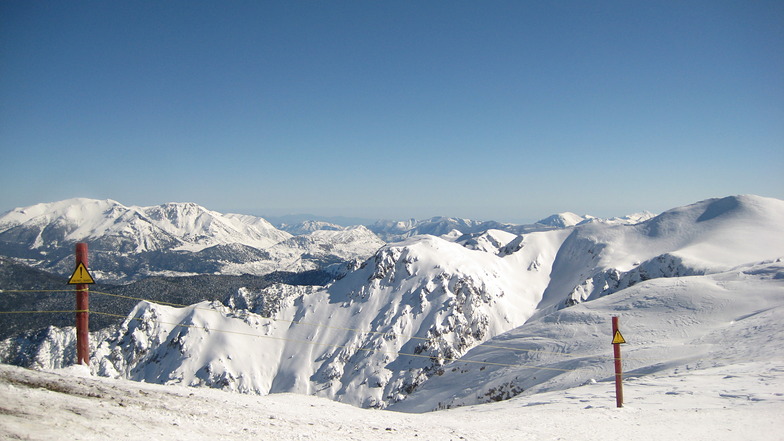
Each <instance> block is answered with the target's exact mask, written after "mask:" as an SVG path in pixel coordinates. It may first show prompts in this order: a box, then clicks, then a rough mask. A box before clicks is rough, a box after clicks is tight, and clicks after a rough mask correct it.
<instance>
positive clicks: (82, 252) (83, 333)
mask: <svg viewBox="0 0 784 441" xmlns="http://www.w3.org/2000/svg"><path fill="white" fill-rule="evenodd" d="M80 263H81V264H83V265H84V268H85V269H87V244H86V243H77V244H76V266H77V267H78V266H79V264H80ZM88 287H89V285H86V284H77V285H76V310H77V311H78V312H77V313H76V362H77V363H78V364H84V365H89V364H90V331H89V328H90V312H89V310H90V293H89V291H88Z"/></svg>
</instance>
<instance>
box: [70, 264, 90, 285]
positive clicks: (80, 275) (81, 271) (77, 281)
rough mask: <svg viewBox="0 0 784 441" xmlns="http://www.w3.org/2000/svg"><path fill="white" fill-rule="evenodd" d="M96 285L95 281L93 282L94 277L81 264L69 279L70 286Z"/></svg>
mask: <svg viewBox="0 0 784 441" xmlns="http://www.w3.org/2000/svg"><path fill="white" fill-rule="evenodd" d="M94 283H95V280H93V276H91V275H90V273H89V272H88V271H87V268H86V267H85V266H84V264H83V263H81V262H80V263H79V265H77V266H76V269H75V270H74V272H73V274H71V278H70V279H68V284H69V285H92V284H94Z"/></svg>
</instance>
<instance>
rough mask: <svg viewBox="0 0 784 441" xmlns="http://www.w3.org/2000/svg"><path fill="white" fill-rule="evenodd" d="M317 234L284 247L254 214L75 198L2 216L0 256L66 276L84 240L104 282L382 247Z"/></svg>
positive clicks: (319, 261)
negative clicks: (305, 244) (78, 247)
mask: <svg viewBox="0 0 784 441" xmlns="http://www.w3.org/2000/svg"><path fill="white" fill-rule="evenodd" d="M320 231H321V230H318V231H317V230H314V231H312V232H310V233H308V234H311V235H313V238H312V240H310V242H308V239H307V238H306V239H303V240H304V241H305V242H308V243H312V246H313V247H312V248H308V247H303V246H301V244H300V245H296V246H294V247H293V248H290V249H288V248H287V247H286V245H280V244H281V243H285V242H286V241H287V240H289V239H291V238H292V237H294V236H292V235H291V234H290V233H287V232H285V231H281V230H278V229H277V228H275V227H273V226H272V224H270V223H269V222H267V221H266V220H264V219H262V218H259V217H255V216H248V215H240V214H221V213H218V212H215V211H211V210H208V209H206V208H204V207H201V206H199V205H196V204H192V203H168V204H163V205H159V206H153V207H126V206H124V205H122V204H120V203H119V202H116V201H112V200H93V199H84V198H77V199H68V200H65V201H60V202H54V203H48V204H37V205H34V206H30V207H24V208H17V209H15V210H11V211H9V212H7V213H5V214H3V215H2V216H0V255H5V256H8V257H14V258H18V259H22V260H23V261H25V262H27V263H29V264H31V265H35V266H37V267H40V268H42V269H46V270H49V271H52V272H55V273H58V274H61V275H69V274H70V273H71V272H72V271H73V266H74V263H73V252H74V251H73V249H74V244H75V243H77V242H87V243H88V245H89V250H90V269H91V270H92V272H93V275H94V276H95V277H96V278H97V279H98V280H100V281H104V282H113V281H114V282H127V281H131V280H139V279H141V278H144V277H150V276H156V275H164V276H165V275H193V274H243V273H249V274H256V275H262V274H267V273H270V272H274V271H292V270H294V271H303V270H314V269H318V268H321V267H324V266H327V265H331V264H334V263H336V262H338V261H343V260H353V259H357V258H359V259H365V258H367V257H368V256H369V255H371V254H372V253H373V252H374V251H375V250H376V249H378V248H379V247H380V246H382V245H383V244H384V243H383V241H381V240H379V239H378V238H377V237H375V236H374V235H372V233H370V232H369V231H367V230H365V231H364V234H350V233H347V234H343V235H340V234H336V235H335V236H334V238H335V240H336V243H335V244H330V243H327V242H328V241H329V238H328V237H327V236H325V235H324V234H323V233H321V232H320ZM306 236H307V234H306ZM306 236H304V237H306ZM350 240H356V241H358V243H347V241H350ZM332 249H334V250H336V251H335V252H330V250H332Z"/></svg>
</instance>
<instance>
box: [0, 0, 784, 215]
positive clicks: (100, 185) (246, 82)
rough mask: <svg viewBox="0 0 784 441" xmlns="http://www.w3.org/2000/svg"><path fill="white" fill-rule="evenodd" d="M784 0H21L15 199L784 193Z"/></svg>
mask: <svg viewBox="0 0 784 441" xmlns="http://www.w3.org/2000/svg"><path fill="white" fill-rule="evenodd" d="M782 23H784V2H781V1H745V0H744V1H731V2H730V1H717V0H711V1H704V2H695V1H672V2H669V1H651V2H642V1H626V0H624V1H596V2H585V1H514V2H506V1H490V2H476V1H450V2H436V1H425V2H418V1H417V2H415V1H395V2H379V1H309V2H298V1H276V2H265V1H247V2H244V1H230V2H201V1H165V2H158V1H155V2H153V1H149V2H139V1H122V2H120V1H95V2H65V1H60V2H57V1H53V2H37V1H36V2H31V1H27V0H25V1H3V2H1V3H0V152H1V153H2V162H1V164H2V165H0V167H1V168H0V171H1V173H0V186H2V188H3V191H2V194H0V211H5V210H8V209H12V208H14V207H17V206H26V205H32V204H35V203H38V202H51V201H56V200H61V199H66V198H70V197H92V198H100V199H104V198H110V199H115V200H118V201H119V202H121V203H123V204H126V205H154V204H159V203H163V202H169V201H180V202H196V203H199V204H201V205H204V206H206V207H208V208H211V209H214V210H218V211H224V212H226V211H233V212H243V213H250V214H259V215H282V214H291V213H313V214H317V215H328V216H336V215H340V216H356V217H366V218H409V217H416V218H426V217H431V216H436V215H445V216H458V217H469V218H476V219H485V220H486V219H494V220H500V221H526V220H536V219H539V218H542V217H545V216H546V215H549V214H551V213H555V212H560V211H574V212H578V213H581V214H583V213H589V214H593V215H596V216H620V215H624V214H627V213H631V212H635V211H641V210H649V211H653V212H659V211H662V210H666V209H668V208H672V207H675V206H679V205H684V204H688V203H692V202H696V201H698V200H701V199H705V198H709V197H721V196H727V195H732V194H743V193H753V194H759V195H763V196H771V197H777V198H784V177H783V176H784V173H782V171H784V26H782Z"/></svg>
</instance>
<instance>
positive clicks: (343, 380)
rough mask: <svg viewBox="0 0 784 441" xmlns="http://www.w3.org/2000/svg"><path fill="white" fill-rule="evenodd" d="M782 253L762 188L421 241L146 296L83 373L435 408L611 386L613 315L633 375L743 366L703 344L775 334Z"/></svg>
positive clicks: (782, 206)
mask: <svg viewBox="0 0 784 441" xmlns="http://www.w3.org/2000/svg"><path fill="white" fill-rule="evenodd" d="M327 233H331V234H337V233H345V231H338V232H327V231H325V232H323V233H322V234H327ZM352 234H360V235H364V234H367V233H364V232H363V231H362V230H361V229H359V230H357V231H354V232H353V233H352ZM293 239H297V238H293ZM302 246H303V247H304V248H308V247H310V246H311V244H310V243H307V241H305V242H303V244H302ZM782 256H784V201H781V200H777V199H770V198H763V197H758V196H736V197H728V198H723V199H711V200H707V201H702V202H698V203H696V204H692V205H689V206H686V207H680V208H676V209H673V210H669V211H667V212H665V213H662V214H661V215H659V216H656V217H654V218H651V219H649V220H647V221H644V222H642V223H637V224H618V223H615V222H603V221H592V222H586V223H582V224H580V225H577V226H574V227H570V228H567V229H552V228H549V229H547V230H546V231H537V232H531V233H527V234H522V235H519V234H513V233H509V232H507V231H500V230H490V231H485V232H483V233H476V234H464V235H463V236H461V237H459V238H455V237H454V236H451V237H449V238H441V237H436V236H432V235H418V236H413V237H410V238H408V239H406V240H405V241H402V242H399V243H394V244H388V245H385V246H383V247H382V248H381V249H380V250H378V251H377V252H376V253H375V254H374V255H373V256H372V257H370V258H369V259H367V260H366V261H365V262H364V263H363V264H362V265H360V266H359V267H357V268H356V269H354V270H353V271H351V272H348V273H347V274H346V275H345V276H344V277H342V278H341V279H339V280H337V281H335V282H334V283H332V284H331V285H329V286H327V287H323V288H322V287H302V286H299V287H294V286H289V285H283V284H277V285H274V286H272V287H269V288H266V289H261V290H253V289H245V288H242V289H239V290H238V291H237V292H236V293H233V294H232V295H230V296H229V297H228V298H227V299H225V300H224V302H222V303H218V302H213V303H208V302H204V303H200V304H197V305H192V306H189V307H186V308H174V307H168V306H162V305H157V304H153V303H147V302H142V303H139V304H138V305H137V307H136V308H135V309H134V311H133V312H132V313H131V315H130V316H129V318H128V319H127V320H126V321H125V322H124V323H123V324H122V326H121V327H120V328H119V329H118V330H117V331H116V333H114V334H113V335H112V336H111V337H109V338H106V339H103V340H102V341H99V342H97V344H96V348H95V350H94V352H93V364H92V365H91V367H92V369H93V370H94V372H95V373H96V374H99V375H104V376H112V377H120V378H127V379H134V380H144V381H146V382H154V383H164V384H183V385H192V386H208V387H214V388H221V389H225V390H231V391H239V392H245V393H255V394H267V393H274V392H296V393H302V394H310V395H318V396H322V397H327V398H331V399H334V400H338V401H343V402H346V403H351V404H354V405H358V406H362V407H379V408H384V407H389V406H391V407H393V408H397V409H400V410H415V411H419V410H429V409H433V408H439V407H440V408H443V407H449V406H458V405H463V404H472V403H481V402H486V401H493V400H498V399H506V398H510V397H513V396H516V395H520V394H524V393H525V392H526V391H531V392H536V391H546V390H558V389H559V388H565V387H572V386H575V385H578V384H583V383H585V382H590V381H591V380H592V379H594V380H596V379H598V380H603V379H605V378H607V376H608V375H610V374H608V372H609V371H608V369H609V368H608V364H607V357H606V355H603V354H606V352H607V350H608V348H609V344H608V339H609V338H610V337H608V336H607V334H609V330H608V329H606V328H607V327H608V325H607V323H608V322H609V316H610V315H613V314H616V315H617V314H620V315H621V316H622V317H623V323H624V324H628V325H627V326H628V328H625V329H628V331H626V332H624V335H625V336H626V339H627V341H630V342H632V343H633V344H639V345H640V346H639V349H635V351H639V352H640V354H638V355H640V357H639V358H640V360H643V359H645V361H640V362H639V363H638V362H635V363H636V364H632V365H631V369H632V370H633V371H634V372H635V373H636V374H637V375H644V374H646V373H667V372H669V371H668V369H681V368H688V369H702V368H705V367H709V366H714V365H715V363H707V362H705V361H704V360H705V359H706V358H704V357H712V356H713V355H716V356H717V357H719V359H726V360H728V361H727V362H728V363H735V362H736V361H737V359H735V358H732V357H731V354H730V353H729V352H727V351H723V350H716V349H715V348H713V347H712V345H715V344H717V342H719V341H721V338H724V337H722V336H725V337H726V340H728V341H729V340H731V339H730V337H728V336H729V335H730V334H732V333H733V332H741V333H751V332H752V330H754V329H758V330H762V331H761V332H762V333H761V334H760V336H759V339H761V340H764V339H767V340H765V341H768V342H776V341H781V338H780V337H781V328H780V326H779V325H778V324H777V323H781V320H780V319H781V317H780V315H781V313H780V310H781V304H782V300H781V299H782V296H783V295H784V293H783V292H782V291H783V290H784V287H782V280H784V276H782V274H783V273H784V268H782V267H781V263H780V260H778V259H780V258H781V257H782ZM634 320H638V321H637V322H636V324H633V323H635V322H634ZM731 322H735V323H741V322H742V323H741V325H742V326H737V327H733V325H731V324H729V323H731ZM732 341H733V342H734V343H733V344H736V341H735V340H732ZM765 341H761V342H760V344H762V345H763V347H764V348H767V350H768V352H767V353H768V354H772V355H765V356H762V355H759V354H756V353H753V354H751V356H752V359H751V360H752V361H754V362H759V363H768V362H774V361H775V360H776V359H778V360H779V361H780V360H781V358H780V357H781V348H779V347H778V346H776V345H775V344H774V343H765ZM766 344H767V345H768V346H767V347H766V346H765V345H766ZM770 345H773V346H770ZM510 348H512V350H510ZM565 354H569V355H568V357H566V358H564V357H565ZM695 357H696V358H695ZM766 357H767V358H766ZM771 357H773V358H771ZM776 357H778V358H776ZM42 358H44V359H45V358H46V357H42ZM52 358H53V359H56V358H57V356H53V357H52ZM493 363H495V364H493ZM531 367H536V369H532V368H531ZM417 391H420V392H417ZM412 393H413V394H412Z"/></svg>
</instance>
